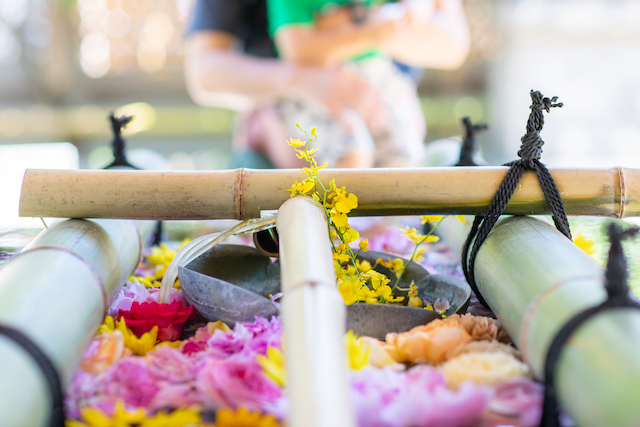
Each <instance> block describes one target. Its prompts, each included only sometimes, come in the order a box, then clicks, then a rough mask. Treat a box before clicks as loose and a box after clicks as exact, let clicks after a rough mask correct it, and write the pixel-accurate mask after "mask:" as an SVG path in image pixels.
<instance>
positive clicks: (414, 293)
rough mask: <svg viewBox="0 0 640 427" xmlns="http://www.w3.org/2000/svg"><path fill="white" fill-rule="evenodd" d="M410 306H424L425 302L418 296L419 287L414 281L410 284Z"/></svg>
mask: <svg viewBox="0 0 640 427" xmlns="http://www.w3.org/2000/svg"><path fill="white" fill-rule="evenodd" d="M408 305H409V306H411V307H422V306H423V305H424V303H423V302H422V299H421V298H418V287H417V286H416V285H415V283H414V282H413V281H411V284H410V285H409V304H408Z"/></svg>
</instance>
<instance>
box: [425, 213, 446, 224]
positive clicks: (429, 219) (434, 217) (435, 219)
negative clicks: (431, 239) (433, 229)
mask: <svg viewBox="0 0 640 427" xmlns="http://www.w3.org/2000/svg"><path fill="white" fill-rule="evenodd" d="M442 218H444V216H443V215H422V216H420V219H421V220H422V223H423V224H426V223H427V222H428V223H430V224H433V223H434V222H438V221H440V220H441V219H442Z"/></svg>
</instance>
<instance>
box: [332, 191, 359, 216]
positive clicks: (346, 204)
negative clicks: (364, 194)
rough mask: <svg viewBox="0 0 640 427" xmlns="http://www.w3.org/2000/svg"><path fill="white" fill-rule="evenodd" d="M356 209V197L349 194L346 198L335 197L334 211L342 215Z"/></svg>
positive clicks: (342, 196)
mask: <svg viewBox="0 0 640 427" xmlns="http://www.w3.org/2000/svg"><path fill="white" fill-rule="evenodd" d="M357 207H358V197H357V196H356V195H355V194H353V193H351V194H349V195H348V196H346V195H344V194H341V195H339V196H337V200H336V210H337V211H338V212H342V213H349V212H351V211H352V210H354V209H355V208H357Z"/></svg>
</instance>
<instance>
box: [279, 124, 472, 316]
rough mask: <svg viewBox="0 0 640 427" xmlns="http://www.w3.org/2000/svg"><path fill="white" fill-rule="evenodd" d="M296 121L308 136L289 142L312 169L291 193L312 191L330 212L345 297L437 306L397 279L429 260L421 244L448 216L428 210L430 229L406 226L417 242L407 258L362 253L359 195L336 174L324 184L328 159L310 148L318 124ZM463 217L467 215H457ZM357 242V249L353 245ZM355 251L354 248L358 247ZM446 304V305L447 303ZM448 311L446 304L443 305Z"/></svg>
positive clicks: (435, 238)
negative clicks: (356, 213) (356, 222)
mask: <svg viewBox="0 0 640 427" xmlns="http://www.w3.org/2000/svg"><path fill="white" fill-rule="evenodd" d="M296 126H297V127H298V128H299V129H300V130H302V131H303V132H304V133H305V135H306V136H307V141H306V142H305V141H301V140H299V139H293V138H291V139H290V140H289V141H288V144H289V145H290V146H292V147H293V148H294V150H295V151H296V156H297V157H298V158H299V159H304V160H306V161H307V163H308V164H309V166H308V167H304V168H302V169H301V171H302V172H304V173H305V175H307V177H306V178H305V179H303V180H302V181H300V182H298V181H296V182H294V183H293V185H292V186H291V188H289V189H288V190H287V191H289V192H290V194H291V197H294V196H296V195H299V194H300V195H309V196H311V197H312V198H313V199H314V200H315V201H316V202H317V203H318V205H319V206H321V207H322V208H323V210H324V212H325V214H326V216H327V223H328V227H329V230H328V232H329V235H330V237H331V244H332V248H333V259H334V267H335V270H336V276H337V282H338V290H339V291H340V294H341V295H342V297H343V299H344V302H345V303H346V304H347V305H349V304H353V303H357V302H365V303H369V304H385V303H389V304H396V303H401V302H403V301H404V302H405V303H406V304H407V305H410V306H413V307H424V308H426V309H430V310H434V307H433V306H432V305H431V304H424V303H423V301H422V300H420V299H419V298H417V288H416V287H415V286H414V285H411V286H410V288H409V289H403V288H400V287H399V286H398V285H399V283H400V279H401V278H402V276H403V274H404V272H405V270H406V269H407V266H408V265H409V264H410V263H411V262H413V261H416V262H420V261H422V260H424V258H423V253H424V251H425V249H424V248H420V245H421V244H422V243H425V242H437V241H438V240H439V238H438V236H435V235H433V232H434V231H435V230H436V229H437V227H438V225H440V223H441V222H442V220H443V219H444V217H443V216H441V215H425V216H422V217H421V219H422V224H425V223H427V222H428V223H430V224H433V226H432V227H431V229H430V231H429V232H428V233H427V234H426V235H422V234H419V233H418V232H417V230H416V229H415V228H410V227H406V228H405V229H404V230H403V231H402V234H403V235H404V236H406V237H407V238H409V239H410V240H411V241H412V242H413V244H414V248H413V252H412V254H411V257H410V259H409V261H408V262H407V263H405V262H404V261H403V260H402V259H401V258H396V259H393V260H392V259H390V258H389V259H387V260H384V259H382V258H379V259H378V260H377V261H376V263H375V264H374V265H371V264H370V263H369V262H367V261H360V260H358V259H357V256H358V253H360V251H367V250H368V246H369V242H368V240H367V239H362V238H361V237H360V233H359V232H358V231H357V230H355V229H354V228H352V227H351V225H350V224H349V218H348V216H347V215H348V214H349V213H351V212H352V211H353V210H355V209H356V208H357V207H358V197H357V196H356V195H355V194H353V193H349V192H347V190H346V188H345V187H338V186H337V184H336V182H335V179H332V180H331V181H330V182H329V185H328V186H325V184H323V182H322V181H321V180H320V177H319V171H320V170H321V169H324V168H325V167H326V166H327V165H326V163H325V164H323V165H321V166H318V163H317V161H316V159H315V156H316V155H315V153H316V151H317V150H318V149H317V148H310V147H311V143H312V142H315V141H317V134H316V128H315V127H312V128H311V130H310V131H309V132H308V133H307V132H306V131H305V130H303V129H302V128H301V127H300V125H298V124H296ZM457 217H458V218H459V219H460V220H461V221H464V218H463V217H462V216H459V215H458V216H457ZM354 245H356V247H357V249H354V247H352V246H354ZM354 251H355V252H354ZM378 265H380V266H382V267H386V268H388V269H389V270H391V271H392V272H393V273H394V274H395V276H396V278H395V282H394V283H393V285H392V284H391V282H392V280H391V279H390V278H389V277H387V276H386V275H385V274H383V273H381V272H379V271H377V270H376V267H377V266H378ZM396 290H400V291H405V292H408V297H409V298H408V300H406V301H405V299H406V297H405V296H401V295H397V294H396V293H395V291H396ZM445 310H446V309H445ZM440 311H444V310H440Z"/></svg>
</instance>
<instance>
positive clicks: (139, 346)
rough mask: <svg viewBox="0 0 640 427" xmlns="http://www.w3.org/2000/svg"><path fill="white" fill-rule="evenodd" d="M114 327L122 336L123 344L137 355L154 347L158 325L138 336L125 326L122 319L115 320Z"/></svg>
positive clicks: (145, 352) (141, 354) (143, 353)
mask: <svg viewBox="0 0 640 427" xmlns="http://www.w3.org/2000/svg"><path fill="white" fill-rule="evenodd" d="M116 324H117V326H116V329H117V330H118V331H120V332H121V333H122V336H124V346H125V347H127V348H128V349H129V350H131V351H132V352H133V354H137V355H139V356H144V355H145V354H147V352H148V351H151V350H153V349H154V348H155V345H156V341H157V339H158V326H154V327H153V328H152V329H151V330H150V331H149V332H145V333H144V334H142V336H141V337H140V338H138V337H137V336H136V335H135V334H134V333H133V332H131V329H129V328H127V324H126V323H125V321H124V320H121V321H118V322H116Z"/></svg>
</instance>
